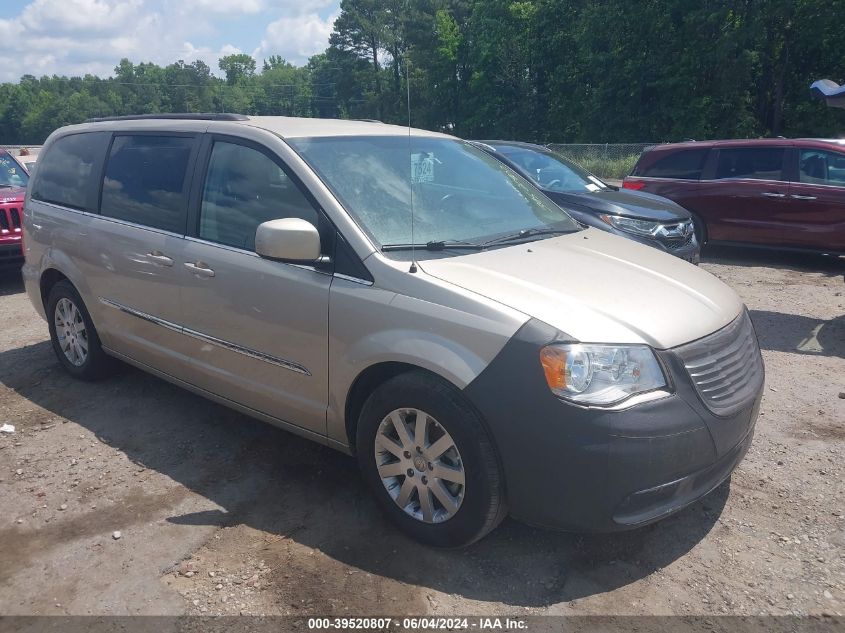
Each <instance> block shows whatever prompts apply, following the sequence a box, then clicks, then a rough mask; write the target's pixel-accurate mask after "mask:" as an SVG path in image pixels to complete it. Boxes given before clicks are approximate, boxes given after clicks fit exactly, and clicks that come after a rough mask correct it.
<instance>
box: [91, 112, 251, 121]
mask: <svg viewBox="0 0 845 633" xmlns="http://www.w3.org/2000/svg"><path fill="white" fill-rule="evenodd" d="M144 119H177V120H187V121H248V120H249V117H247V116H245V115H243V114H229V113H214V112H199V113H188V112H185V113H164V114H129V115H126V116H104V117H97V118H95V119H86V120H85V122H86V123H101V122H103V121H141V120H144Z"/></svg>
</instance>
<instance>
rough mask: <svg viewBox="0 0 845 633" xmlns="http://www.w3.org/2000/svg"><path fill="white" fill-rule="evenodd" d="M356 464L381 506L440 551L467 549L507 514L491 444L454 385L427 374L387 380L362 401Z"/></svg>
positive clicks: (419, 537)
mask: <svg viewBox="0 0 845 633" xmlns="http://www.w3.org/2000/svg"><path fill="white" fill-rule="evenodd" d="M357 452H358V463H359V466H360V468H361V471H362V473H363V475H364V478H365V479H366V480H367V483H368V484H369V485H370V487H371V488H372V490H373V492H374V493H375V495H376V498H377V499H378V501H379V504H380V505H381V507H382V509H383V510H384V511H385V512H386V513H387V515H388V517H389V518H390V519H391V520H393V522H394V523H396V524H397V525H398V526H399V527H400V528H401V529H402V530H403V531H405V532H406V533H407V534H409V535H410V536H412V537H414V538H415V539H417V540H419V541H422V542H424V543H427V544H429V545H435V546H438V547H461V546H464V545H469V544H470V543H473V542H474V541H477V540H478V539H480V538H482V537H483V536H485V535H486V534H487V533H488V532H490V531H491V530H492V529H493V528H495V527H496V526H497V525H498V524H499V523H500V522H501V520H502V519H503V518H504V516H505V515H506V514H507V507H506V503H505V493H504V482H503V478H502V476H501V472H500V469H499V464H498V459H497V456H496V452H495V449H494V447H493V443H492V441H491V440H490V438H489V435H488V433H487V430H486V428H485V427H484V425H483V424H482V422H481V420H480V419H479V417H478V414H477V413H476V412H475V411H474V410H473V409H472V407H470V406H469V404H468V403H467V402H466V401H465V399H464V398H463V396H462V395H461V393H460V392H459V391H458V390H457V389H455V388H454V387H453V386H452V385H450V384H448V383H446V382H444V381H442V380H440V379H438V378H436V377H435V376H432V375H430V374H427V373H424V372H409V373H407V374H402V375H399V376H397V377H395V378H392V379H391V380H389V381H387V382H386V383H384V384H383V385H381V386H380V387H379V388H378V389H376V390H375V391H374V392H373V393H372V394H371V395H370V397H369V398H368V399H367V401H366V403H365V404H364V408H363V410H362V412H361V417H360V419H359V423H358V432H357Z"/></svg>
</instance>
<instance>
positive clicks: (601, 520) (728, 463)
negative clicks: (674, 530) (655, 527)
mask: <svg viewBox="0 0 845 633" xmlns="http://www.w3.org/2000/svg"><path fill="white" fill-rule="evenodd" d="M555 340H561V334H560V333H559V332H557V331H556V330H555V329H554V328H551V327H550V326H548V325H546V324H544V323H542V322H539V321H535V320H531V321H529V322H528V323H526V325H525V326H523V327H522V329H521V330H520V331H519V332H518V333H517V335H516V336H514V338H513V339H511V341H510V342H509V343H508V344H507V345H506V346H505V348H504V349H503V350H502V351H501V352H500V353H499V355H498V356H497V357H496V358H495V359H494V360H493V362H492V363H491V364H490V365H489V366H488V367H487V368H486V369H485V370H484V372H482V373H481V374H480V375H479V376H478V377H477V378H476V379H475V380H474V381H473V382H472V383H471V384H470V385H468V386H467V387H466V389H465V394H466V395H467V397H468V398H469V399H470V400H471V401H472V402H473V404H474V405H475V407H476V408H477V409H478V410H479V411H480V413H481V415H482V416H483V418H484V419H485V421H486V422H487V424H488V426H489V428H490V431H491V433H492V435H493V438H494V440H495V442H496V445H497V447H498V450H499V455H500V458H501V461H502V467H503V470H504V474H505V482H506V486H507V495H508V504H509V506H510V509H511V513H512V514H513V515H514V516H515V517H516V518H518V519H520V520H523V521H525V522H527V523H531V524H534V525H540V526H545V527H553V528H563V529H571V530H577V531H602V532H610V531H617V530H624V529H630V528H634V527H638V526H641V525H645V524H647V523H651V522H653V521H656V520H659V519H661V518H663V517H665V516H668V515H669V514H671V513H673V512H676V511H678V510H680V509H681V508H683V507H685V506H687V505H689V504H690V503H693V502H694V501H696V500H697V499H699V498H701V497H702V496H704V495H706V494H707V493H709V492H710V491H711V490H713V489H714V488H715V487H717V486H718V485H719V484H720V483H722V482H723V481H724V480H725V479H727V478H728V477H729V476H730V473H731V472H732V471H733V469H734V468H735V467H736V465H737V464H738V463H739V462H740V461H741V460H742V458H743V456H744V455H745V453H746V451H747V450H748V447H749V446H750V443H751V439H752V437H753V431H754V423H755V421H756V419H757V413H758V411H759V404H760V399H761V396H762V387H761V388H760V390H759V391H758V392H757V394H756V396H755V397H754V398H753V401H751V402H749V403H748V404H747V406H745V407H743V408H742V409H741V410H739V411H737V412H735V413H734V414H732V415H731V416H730V417H726V418H719V417H716V416H714V415H713V414H712V413H710V411H709V410H708V409H707V408H706V407H705V406H704V405H703V404H702V402H701V401H700V400H699V398H698V396H697V394H696V392H695V388H694V386H693V385H692V383H691V382H690V379H689V377H688V376H687V374H686V371H685V370H684V368H683V363H682V362H681V361H680V359H679V358H677V356H675V355H674V354H673V353H672V352H659V353H658V356H659V357H660V360H661V362H662V363H663V365H664V367H665V368H666V370H667V374H669V376H670V378H671V380H672V382H673V391H674V392H673V393H672V394H671V395H668V396H666V397H663V398H661V399H659V400H653V401H650V402H645V403H642V404H639V405H635V406H632V407H630V408H628V409H624V410H616V411H613V410H608V409H599V408H586V407H580V406H576V405H572V404H568V403H566V402H563V401H561V400H559V399H558V398H556V397H555V396H554V395H553V394H552V393H551V391H550V390H549V389H548V387H547V386H546V382H545V380H544V378H543V375H542V369H541V367H540V363H539V349H540V348H541V347H542V346H543V345H546V344H548V343H550V342H552V341H555Z"/></svg>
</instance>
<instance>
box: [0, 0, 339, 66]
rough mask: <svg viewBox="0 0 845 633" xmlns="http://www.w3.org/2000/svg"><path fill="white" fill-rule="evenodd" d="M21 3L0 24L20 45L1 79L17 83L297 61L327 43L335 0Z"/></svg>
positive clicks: (0, 35)
mask: <svg viewBox="0 0 845 633" xmlns="http://www.w3.org/2000/svg"><path fill="white" fill-rule="evenodd" d="M21 4H22V9H21V11H20V13H19V14H18V15H17V16H16V17H12V18H8V19H0V41H6V42H9V41H14V42H19V43H20V46H19V47H18V48H17V52H16V55H15V56H14V63H6V64H2V65H0V81H18V80H19V79H20V77H21V75H24V74H29V75H35V76H41V75H45V74H46V75H52V74H59V75H71V76H79V75H84V74H87V73H90V74H96V75H99V76H110V75H112V74H113V73H114V67H115V66H116V65H117V63H118V62H119V60H120V59H121V58H123V57H127V58H129V59H130V60H131V61H133V62H141V61H151V62H154V63H157V64H169V63H172V62H174V61H176V60H177V59H183V60H185V61H186V62H192V61H194V60H196V59H201V60H203V61H204V62H206V63H207V64H208V65H209V66H210V67H211V68H212V70H213V71H217V61H218V59H219V58H220V57H221V56H224V55H230V54H232V53H240V52H243V51H244V50H246V51H252V55H253V56H254V57H256V59H257V61H258V62H259V64H260V62H261V59H262V58H266V57H267V56H269V55H273V54H277V55H282V56H283V57H284V58H285V59H288V60H289V61H291V62H293V63H304V62H305V61H306V60H307V59H308V57H309V56H311V55H313V54H315V53H318V52H321V51H323V50H324V49H325V48H326V46H327V45H328V38H329V34H330V33H331V29H332V25H333V23H334V19H335V18H336V15H337V12H336V11H335V13H334V14H332V15H330V16H329V17H327V18H325V19H323V18H322V17H321V15H325V12H326V10H327V8H331V7H337V5H338V0H24V1H23V2H22V3H21ZM279 16H280V17H279ZM262 18H266V21H267V22H269V24H267V26H266V28H265V29H264V33H263V35H261V29H262V26H263V24H266V23H267V22H263V23H262ZM273 18H278V19H276V20H274V21H272V20H273ZM224 37H225V39H223V38H224ZM239 37H240V38H241V40H244V41H239V39H238V38H239ZM221 40H223V41H221ZM250 40H251V41H250ZM259 40H260V41H259Z"/></svg>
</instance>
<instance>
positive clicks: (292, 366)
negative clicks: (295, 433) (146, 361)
mask: <svg viewBox="0 0 845 633" xmlns="http://www.w3.org/2000/svg"><path fill="white" fill-rule="evenodd" d="M99 300H100V303H102V304H103V305H107V306H109V307H110V308H114V309H116V310H120V311H121V312H123V313H125V314H129V315H131V316H134V317H136V318H138V319H142V320H144V321H147V322H149V323H153V324H155V325H158V326H161V327H163V328H166V329H168V330H171V331H173V332H179V333H180V334H184V335H185V336H190V337H191V338H195V339H198V340H200V341H204V342H206V343H210V344H212V345H215V346H217V347H222V348H223V349H227V350H229V351H232V352H237V353H238V354H243V355H244V356H249V357H250V358H255V359H256V360H260V361H264V362H265V363H269V364H270V365H275V366H276V367H282V368H283V369H287V370H289V371H293V372H296V373H298V374H304V375H305V376H310V375H311V372H310V371H308V368H307V367H304V366H302V365H300V364H299V363H295V362H293V361H291V360H286V359H284V358H279V357H277V356H271V355H270V354H265V353H264V352H259V351H258V350H255V349H252V348H250V347H244V346H243V345H238V344H237V343H233V342H231V341H226V340H224V339H220V338H217V337H215V336H211V335H209V334H205V333H204V332H198V331H197V330H192V329H190V328H186V327H185V326H184V325H179V324H178V323H173V322H172V321H168V320H166V319H161V318H159V317H157V316H153V315H152V314H147V313H146V312H141V311H140V310H136V309H135V308H131V307H129V306H126V305H123V304H122V303H118V302H117V301H112V300H111V299H106V298H105V297H99Z"/></svg>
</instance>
